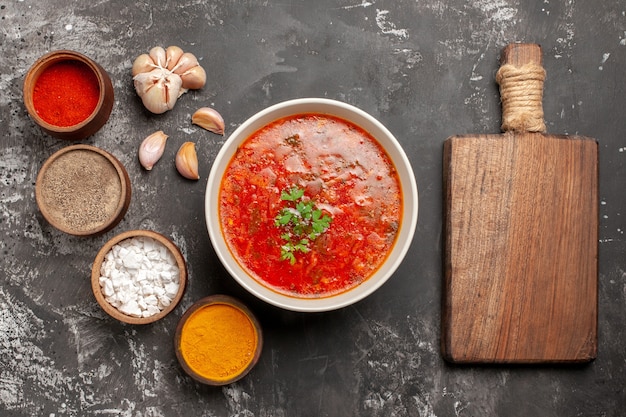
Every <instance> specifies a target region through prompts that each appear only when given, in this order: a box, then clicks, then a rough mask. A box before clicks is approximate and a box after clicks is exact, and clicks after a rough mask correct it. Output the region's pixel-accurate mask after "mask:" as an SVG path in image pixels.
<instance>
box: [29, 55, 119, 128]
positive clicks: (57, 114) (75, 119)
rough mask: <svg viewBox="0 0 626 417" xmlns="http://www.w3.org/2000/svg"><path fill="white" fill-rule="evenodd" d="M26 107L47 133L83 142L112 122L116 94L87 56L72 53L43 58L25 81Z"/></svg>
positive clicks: (31, 69) (30, 71) (34, 65)
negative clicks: (110, 119)
mask: <svg viewBox="0 0 626 417" xmlns="http://www.w3.org/2000/svg"><path fill="white" fill-rule="evenodd" d="M23 92H24V105H25V106H26V110H27V111H28V114H29V115H30V116H31V118H32V119H33V120H34V121H35V123H37V124H38V125H39V126H40V127H41V128H42V129H43V130H44V131H45V132H47V133H48V134H50V135H51V136H54V137H57V138H59V139H67V140H82V139H85V138H87V137H88V136H91V135H92V134H94V133H95V132H97V131H98V130H99V129H100V128H101V127H102V126H103V125H104V124H105V123H106V122H107V120H108V119H109V116H110V115H111V111H112V109H113V102H114V92H113V84H112V82H111V78H110V77H109V75H108V74H107V73H106V71H105V70H104V69H103V68H102V67H101V66H100V65H98V64H97V63H96V62H95V61H93V60H92V59H90V58H88V57H86V56H85V55H83V54H81V53H78V52H75V51H69V50H60V51H54V52H50V53H48V54H46V55H44V56H42V57H41V58H39V59H38V60H37V61H36V62H35V63H34V64H33V66H32V67H31V68H30V69H29V71H28V73H27V74H26V77H25V78H24V87H23Z"/></svg>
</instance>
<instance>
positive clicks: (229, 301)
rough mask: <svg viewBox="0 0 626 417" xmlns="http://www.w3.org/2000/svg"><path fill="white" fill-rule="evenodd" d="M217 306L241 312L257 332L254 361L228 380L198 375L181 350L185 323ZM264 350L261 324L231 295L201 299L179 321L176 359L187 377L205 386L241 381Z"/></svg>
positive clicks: (175, 341)
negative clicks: (197, 314) (200, 311)
mask: <svg viewBox="0 0 626 417" xmlns="http://www.w3.org/2000/svg"><path fill="white" fill-rule="evenodd" d="M215 304H226V305H229V306H231V307H234V308H236V309H237V310H239V311H241V312H242V313H243V314H244V315H245V316H246V317H247V318H248V320H250V323H252V327H254V330H255V332H256V349H255V350H254V355H253V356H252V360H251V361H250V363H249V364H248V365H247V366H246V367H245V368H244V369H243V370H242V371H241V372H239V373H238V374H235V375H233V376H232V377H231V378H229V379H226V380H214V379H210V378H206V377H204V376H202V375H200V374H198V373H197V372H195V371H194V370H193V368H192V367H190V366H189V365H188V364H187V361H185V358H184V357H183V354H182V351H181V349H180V339H181V337H182V331H183V327H184V326H185V323H186V322H187V320H188V319H189V317H191V316H192V315H193V314H194V313H195V312H196V311H198V310H200V309H202V308H205V307H207V306H210V305H215ZM262 350H263V330H262V329H261V324H260V323H259V321H258V319H257V318H256V316H255V315H254V313H252V311H251V310H250V309H249V308H248V307H247V306H246V305H245V304H244V303H243V302H241V301H240V300H239V299H237V298H235V297H231V296H229V295H224V294H214V295H209V296H207V297H204V298H201V299H200V300H198V301H196V302H195V303H193V304H192V305H191V306H190V307H189V308H188V309H187V310H186V311H185V312H184V313H183V315H182V317H181V318H180V320H179V321H178V324H177V325H176V333H175V335H174V351H175V352H176V358H177V359H178V362H179V364H180V366H181V367H182V368H183V370H184V371H185V372H186V373H187V375H189V376H190V377H192V378H193V379H195V380H196V381H198V382H201V383H203V384H207V385H213V386H220V385H228V384H232V383H233V382H236V381H239V380H240V379H241V378H243V377H244V376H246V375H247V374H248V373H250V371H251V370H252V368H254V367H255V366H256V364H257V363H258V361H259V358H260V357H261V351H262Z"/></svg>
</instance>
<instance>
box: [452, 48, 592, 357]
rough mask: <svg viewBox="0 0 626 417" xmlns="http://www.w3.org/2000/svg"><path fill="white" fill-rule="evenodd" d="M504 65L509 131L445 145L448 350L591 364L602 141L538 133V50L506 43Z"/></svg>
mask: <svg viewBox="0 0 626 417" xmlns="http://www.w3.org/2000/svg"><path fill="white" fill-rule="evenodd" d="M501 63H502V67H501V69H500V71H499V73H498V77H499V78H498V83H499V84H500V92H501V98H502V106H503V132H504V133H502V134H496V135H465V136H453V137H450V138H448V139H447V140H446V142H445V144H444V155H443V170H444V171H443V177H444V199H445V206H444V234H445V237H444V239H445V242H444V245H445V249H444V258H445V259H444V268H445V284H444V297H443V316H442V326H443V328H442V332H443V334H442V351H443V355H444V357H445V358H446V359H447V360H448V361H451V362H455V363H562V362H586V361H590V360H592V359H594V358H595V356H596V350H597V311H598V307H597V291H598V290H597V276H598V272H597V270H598V145H597V142H596V141H595V140H594V139H590V138H586V137H581V136H565V135H549V134H544V133H541V132H534V131H530V130H540V131H541V130H545V125H544V126H543V128H541V126H540V127H539V128H537V127H536V126H533V125H536V124H537V123H536V122H537V119H539V121H540V122H541V123H540V124H542V123H543V109H542V102H541V100H542V96H543V78H541V74H542V73H543V74H545V72H543V68H542V67H541V65H542V59H541V48H540V47H539V45H535V44H511V45H508V46H507V47H506V48H505V49H504V51H503V53H502V59H501ZM504 70H506V71H504ZM537 111H538V112H539V118H537ZM531 116H532V117H531Z"/></svg>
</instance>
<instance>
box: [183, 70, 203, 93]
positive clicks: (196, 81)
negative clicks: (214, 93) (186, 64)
mask: <svg viewBox="0 0 626 417" xmlns="http://www.w3.org/2000/svg"><path fill="white" fill-rule="evenodd" d="M180 78H182V79H183V88H187V89H189V90H197V89H199V88H202V87H204V84H206V72H205V71H204V68H202V67H201V66H200V65H196V66H195V67H192V68H190V69H189V70H187V71H185V72H184V73H183V74H181V76H180Z"/></svg>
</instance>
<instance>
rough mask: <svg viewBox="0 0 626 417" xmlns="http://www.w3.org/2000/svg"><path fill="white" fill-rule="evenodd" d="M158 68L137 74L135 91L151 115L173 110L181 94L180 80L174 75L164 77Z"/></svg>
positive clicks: (181, 82) (134, 79)
mask: <svg viewBox="0 0 626 417" xmlns="http://www.w3.org/2000/svg"><path fill="white" fill-rule="evenodd" d="M163 72H164V71H163V70H162V69H160V68H157V69H154V70H152V71H150V72H145V73H141V74H137V75H136V76H135V77H134V78H133V81H134V84H135V90H136V91H137V94H138V95H139V97H141V101H142V102H143V105H144V106H145V107H146V108H147V109H148V110H150V111H151V112H152V113H155V114H161V113H165V112H166V111H168V110H171V109H173V108H174V105H175V104H176V100H177V99H178V97H179V96H180V94H181V89H182V84H183V81H182V79H181V78H180V77H179V76H178V75H176V74H169V75H165V74H164V73H163Z"/></svg>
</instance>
